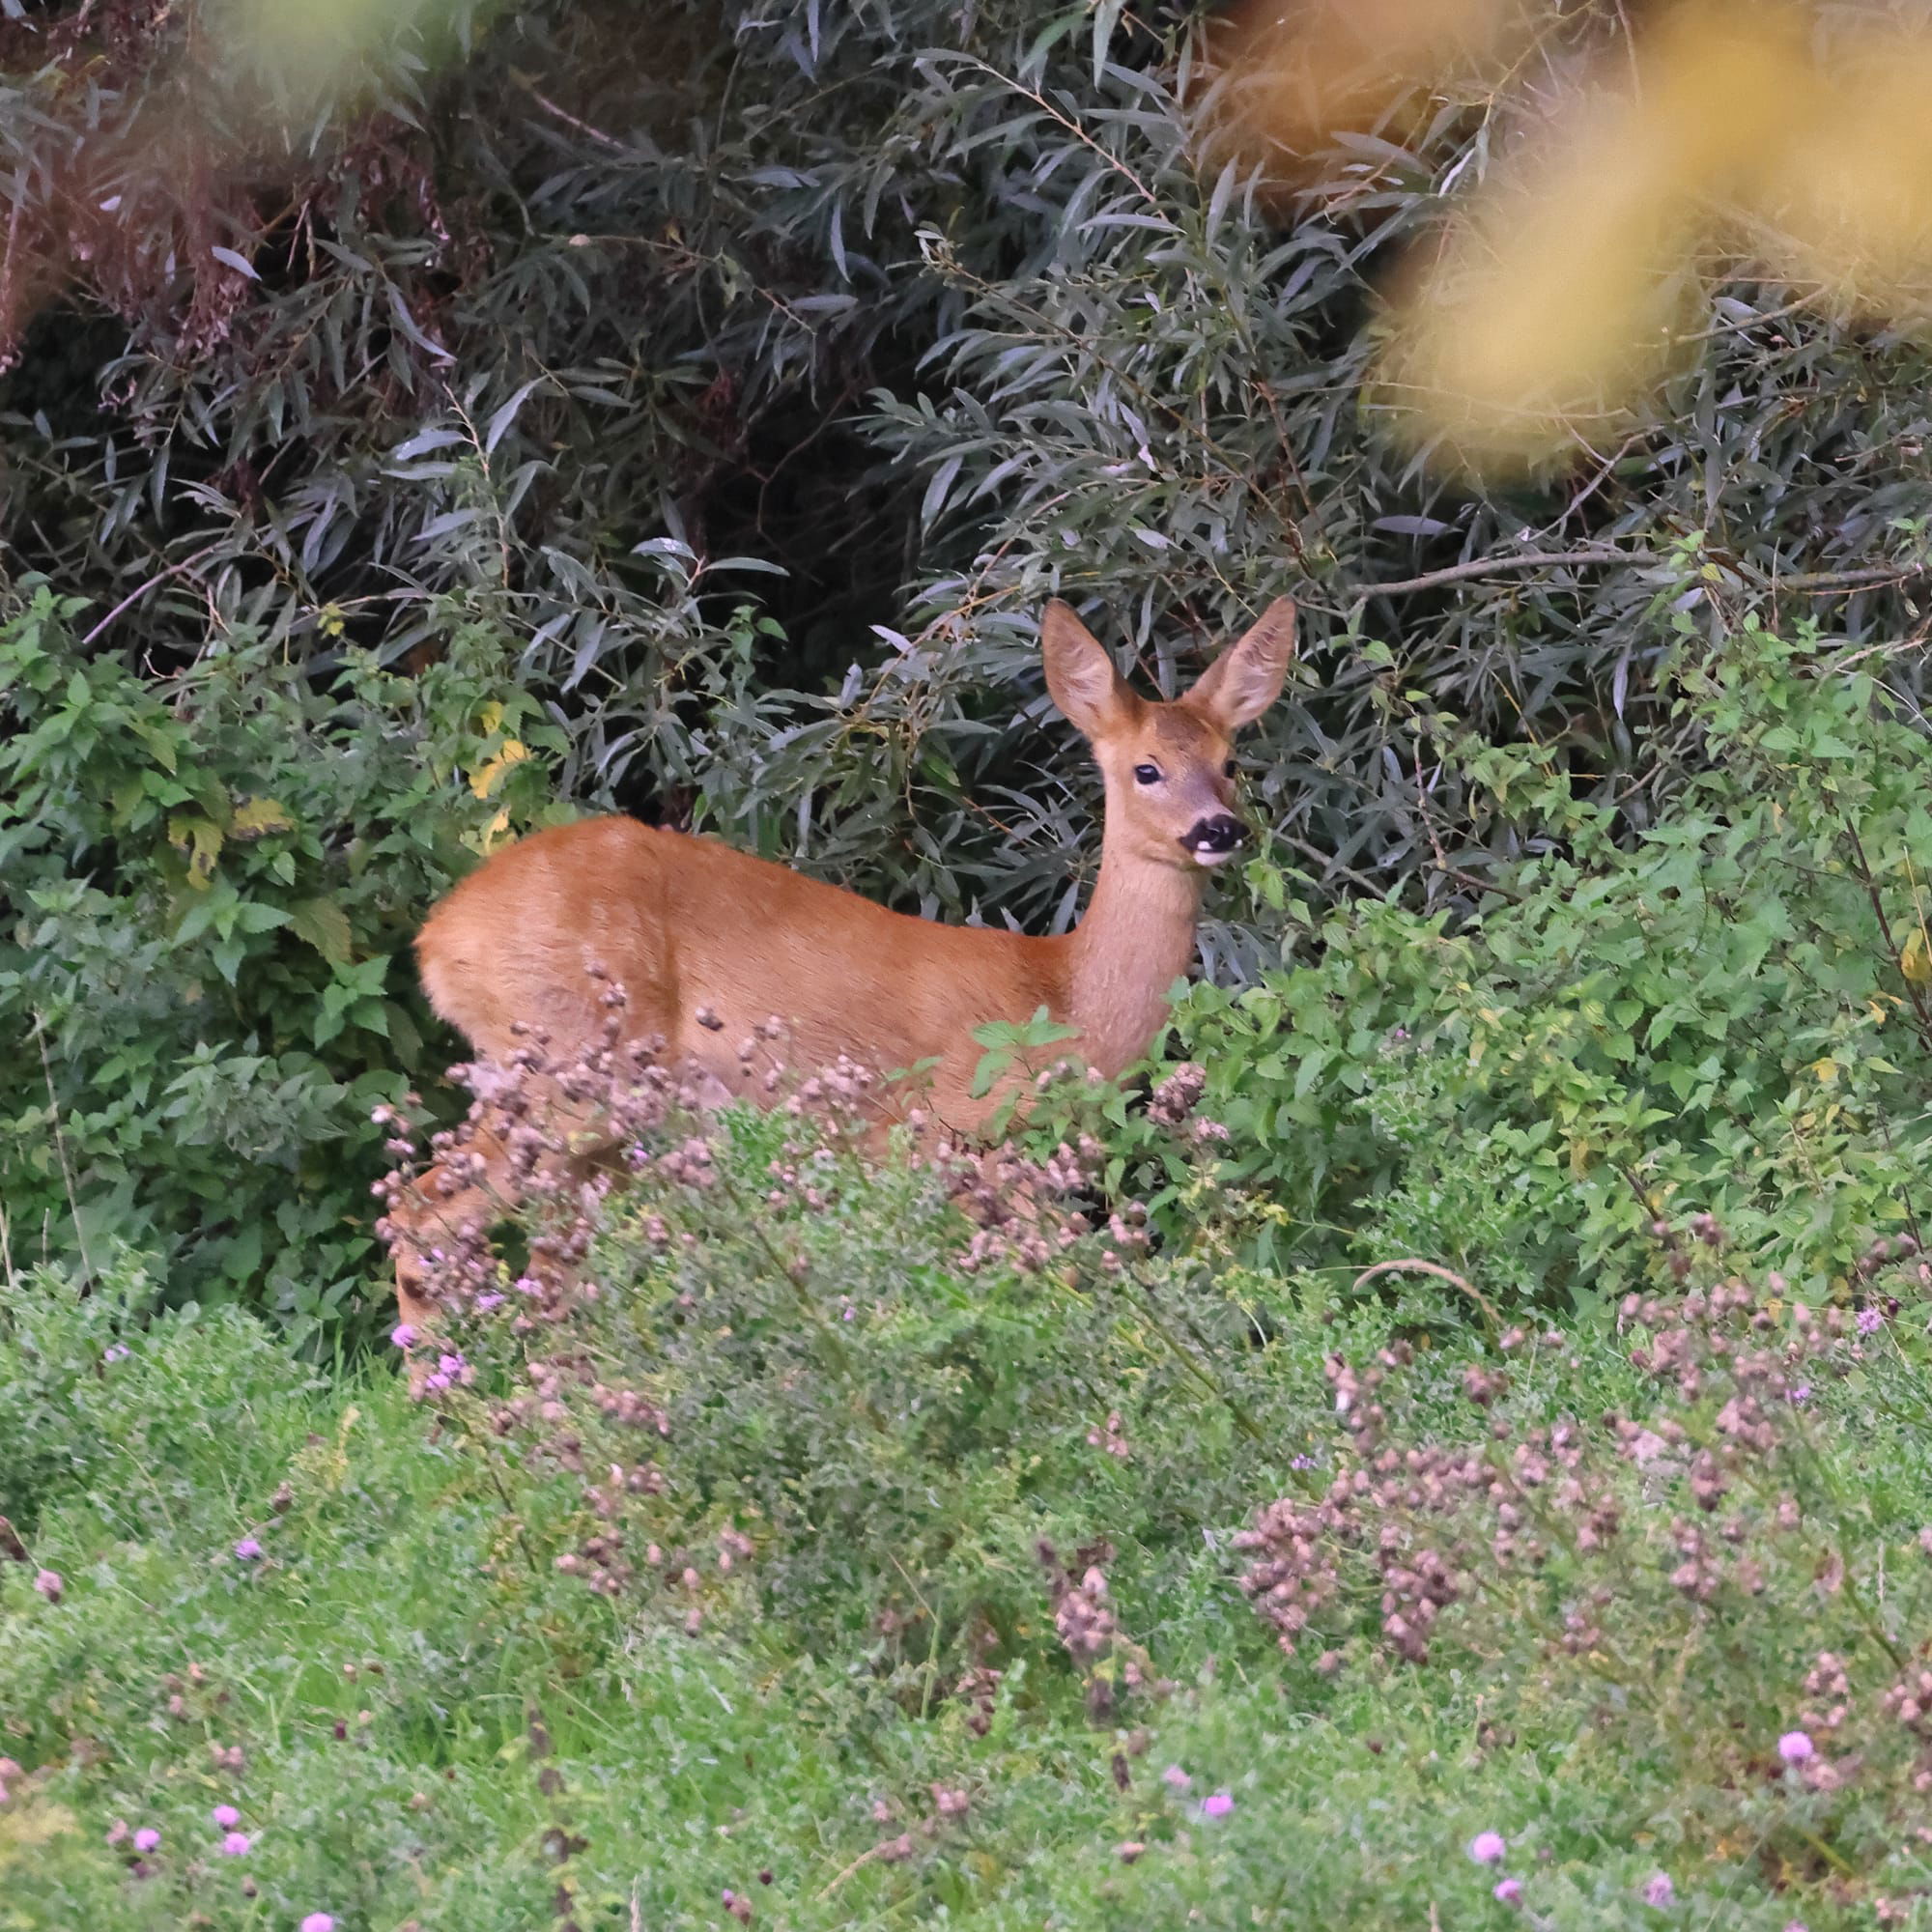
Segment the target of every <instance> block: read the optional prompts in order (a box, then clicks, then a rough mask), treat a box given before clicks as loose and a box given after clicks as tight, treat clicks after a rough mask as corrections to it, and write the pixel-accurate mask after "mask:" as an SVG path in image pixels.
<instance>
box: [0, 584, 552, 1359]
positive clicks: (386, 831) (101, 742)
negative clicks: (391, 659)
mask: <svg viewBox="0 0 1932 1932" xmlns="http://www.w3.org/2000/svg"><path fill="white" fill-rule="evenodd" d="M77 615H78V613H77V611H76V610H75V608H74V607H73V605H72V603H71V600H70V601H63V600H60V599H57V598H56V597H55V596H54V594H53V592H52V591H51V590H50V589H49V588H48V587H47V586H46V585H44V584H41V585H38V586H30V589H29V601H28V603H27V605H26V607H25V608H24V610H23V611H22V612H21V614H20V615H19V616H18V617H17V618H15V619H14V621H13V622H12V623H10V624H8V625H6V626H5V627H4V629H0V718H4V719H6V721H7V723H8V725H10V727H11V729H10V732H9V735H8V736H6V737H5V738H4V739H0V1037H5V1038H6V1039H7V1040H8V1041H9V1043H10V1045H9V1051H8V1052H7V1053H6V1054H5V1056H4V1057H0V1213H3V1214H4V1216H5V1220H6V1223H7V1225H8V1227H9V1229H10V1231H11V1237H12V1241H13V1245H14V1254H15V1257H16V1259H18V1260H21V1261H24V1260H26V1259H27V1258H29V1257H31V1256H33V1255H36V1254H38V1253H41V1252H43V1249H44V1250H45V1251H46V1252H50V1253H53V1254H61V1255H68V1254H73V1255H78V1256H80V1257H83V1258H85V1257H90V1256H93V1257H99V1256H104V1255H105V1254H106V1253H107V1252H109V1251H110V1250H111V1248H112V1246H113V1244H114V1243H115V1242H116V1241H128V1242H132V1243H134V1244H135V1245H136V1246H138V1247H141V1248H143V1249H145V1250H146V1251H148V1252H150V1253H152V1254H154V1255H156V1256H158V1257H162V1258H164V1260H165V1263H166V1266H167V1277H168V1282H169V1288H170V1292H171V1293H175V1294H177V1295H183V1296H186V1295H193V1296H196V1297H198V1298H201V1299H203V1300H219V1299H222V1298H226V1297H230V1296H235V1295H241V1296H244V1297H246V1298H248V1299H250V1300H255V1301H258V1302H261V1303H264V1304H266V1305H267V1306H269V1307H270V1308H273V1309H274V1310H275V1311H276V1312H277V1313H279V1314H280V1315H281V1316H283V1317H284V1318H285V1319H286V1320H288V1321H291V1322H292V1323H293V1324H294V1327H295V1329H296V1332H297V1333H298V1335H299V1334H301V1333H305V1332H307V1331H309V1330H310V1329H312V1328H313V1327H314V1325H315V1324H316V1323H318V1322H322V1321H329V1322H332V1321H335V1320H337V1319H338V1318H339V1317H340V1316H341V1315H342V1314H343V1313H344V1312H346V1311H347V1310H348V1309H350V1308H352V1307H353V1306H354V1305H355V1298H356V1292H357V1291H358V1289H359V1288H360V1287H361V1285H362V1284H363V1283H364V1281H365V1280H366V1277H367V1275H368V1271H369V1268H370V1265H371V1262H372V1259H373V1253H372V1251H373V1240H372V1236H370V1233H369V1228H368V1223H369V1219H370V1208H369V1201H368V1187H369V1183H370V1182H371V1180H372V1179H374V1178H375V1175H376V1174H377V1172H378V1171H379V1168H378V1165H377V1161H376V1144H377V1140H378V1138H379V1137H378V1136H376V1135H375V1134H374V1132H373V1130H372V1129H371V1127H370V1125H369V1120H368V1112H369V1108H370V1105H371V1104H372V1103H373V1102H374V1101H375V1100H376V1099H377V1098H379V1097H382V1096H385V1095H394V1094H397V1093H399V1092H400V1091H401V1089H402V1088H403V1087H404V1086H406V1085H407V1084H408V1081H409V1079H410V1077H411V1076H412V1074H414V1073H415V1072H417V1071H418V1070H419V1069H422V1068H424V1067H425V1066H426V1065H435V1064H439V1063H440V1055H436V1056H426V1055H425V1049H424V1043H423V1037H422V1035H421V1033H420V1031H419V1027H418V1020H419V1017H420V1015H421V1005H420V1001H419V999H418V998H417V996H416V993H415V988H414V973H413V968H412V963H411V962H410V960H409V958H408V955H407V950H406V949H407V944H408V940H409V936H410V934H411V932H412V929H413V927H414V924H415V923H416V921H417V918H418V916H419V912H420V909H421V907H422V906H423V905H424V904H425V903H426V902H427V900H428V899H429V898H430V897H432V896H433V895H435V893H436V892H437V891H439V890H440V888H441V887H442V886H444V885H446V884H447V883H448V881H449V880H450V878H451V877H452V876H453V875H455V874H456V873H457V872H459V871H460V870H462V869H463V868H464V867H466V866H467V865H468V864H469V863H471V862H472V861H473V858H474V853H475V850H476V849H477V848H479V847H480V846H482V845H483V844H484V843H486V842H487V841H488V840H489V839H490V838H493V837H497V836H501V835H502V834H503V833H505V832H508V831H510V830H512V829H521V828H523V827H526V826H528V825H529V824H530V823H531V822H532V820H533V818H534V817H535V815H536V814H537V813H538V812H539V811H540V810H542V808H543V806H544V804H545V801H546V797H547V777H546V774H547V771H548V767H549V763H550V759H549V758H548V757H547V756H546V755H545V753H554V748H555V746H556V742H557V740H556V734H555V732H554V729H553V728H552V727H550V726H549V725H547V724H546V723H545V722H544V720H543V719H542V717H541V715H540V714H539V713H538V712H537V710H536V707H535V706H534V704H533V703H532V702H531V701H530V700H529V699H527V698H524V697H521V696H518V695H517V694H516V692H515V689H514V687H513V686H511V685H509V684H508V683H507V682H506V681H505V679H504V677H503V675H502V669H503V663H504V656H505V652H504V646H503V644H502V642H501V641H500V639H497V638H496V637H495V636H494V634H492V633H491V632H489V631H488V630H487V629H485V628H484V627H482V626H481V625H478V624H475V623H473V622H470V621H468V620H466V619H464V618H463V617H462V615H461V613H460V612H457V611H451V612H450V613H449V616H448V621H447V626H446V633H445V635H446V640H447V650H446V654H445V655H444V656H443V657H442V658H441V659H440V661H439V662H437V663H436V664H434V665H432V666H430V667H429V668H427V669H426V670H425V671H424V672H423V674H422V676H421V677H420V678H408V677H402V676H397V675H393V674H391V673H388V672H384V671H382V670H380V669H378V668H376V666H375V665H374V664H373V663H371V662H369V661H368V660H367V659H366V658H361V657H355V658H352V659H350V660H349V661H348V662H347V663H346V664H345V667H344V670H343V674H342V677H341V678H340V680H339V681H338V683H337V685H336V686H335V688H334V689H332V690H325V689H322V688H319V687H318V686H317V685H316V684H315V683H313V682H312V681H311V680H310V679H309V678H308V677H306V676H305V675H304V674H303V672H302V670H301V669H300V668H299V667H298V666H295V665H292V664H291V663H290V662H289V661H288V659H287V657H286V655H285V654H284V653H283V652H282V651H281V650H280V649H279V648H277V647H276V646H274V645H271V644H269V643H267V642H265V641H263V640H262V639H259V638H257V637H254V636H252V635H250V634H248V633H247V632H236V633H230V634H229V635H228V636H227V637H226V638H225V639H223V641H222V642H221V643H220V644H218V645H213V646H211V647H210V648H209V649H208V650H207V651H205V652H204V653H203V654H202V655H201V656H200V657H199V658H197V659H196V661H195V662H194V663H193V664H192V665H190V666H188V667H186V668H184V669H182V670H181V671H179V672H178V673H176V674H175V675H173V676H171V677H169V678H167V679H152V678H144V677H141V676H139V675H137V674H136V673H135V672H134V671H133V670H131V669H130V668H128V666H127V664H126V663H124V662H123V660H122V659H121V658H120V656H118V655H115V654H109V655H101V654H99V653H98V652H94V651H91V650H89V649H88V648H87V647H86V646H85V645H84V644H83V643H81V642H77V641H76V639H74V637H73V635H72V630H71V624H72V622H73V620H74V619H75V618H76V617H77Z"/></svg>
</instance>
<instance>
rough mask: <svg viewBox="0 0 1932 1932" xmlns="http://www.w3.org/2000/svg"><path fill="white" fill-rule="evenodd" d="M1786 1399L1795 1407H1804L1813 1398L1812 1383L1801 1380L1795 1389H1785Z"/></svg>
mask: <svg viewBox="0 0 1932 1932" xmlns="http://www.w3.org/2000/svg"><path fill="white" fill-rule="evenodd" d="M1784 1399H1785V1401H1786V1402H1788V1403H1790V1404H1792V1405H1793V1406H1794V1407H1798V1408H1803V1407H1804V1405H1805V1404H1806V1403H1807V1402H1809V1401H1810V1400H1811V1384H1810V1383H1809V1382H1800V1383H1799V1384H1798V1386H1797V1387H1796V1388H1795V1389H1787V1390H1786V1391H1785V1393H1784Z"/></svg>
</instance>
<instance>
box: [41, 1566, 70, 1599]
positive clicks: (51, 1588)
mask: <svg viewBox="0 0 1932 1932" xmlns="http://www.w3.org/2000/svg"><path fill="white" fill-rule="evenodd" d="M34 1588H35V1589H37V1590H38V1591H39V1592H40V1593H41V1595H42V1596H43V1597H44V1598H45V1599H46V1600H47V1602H48V1603H50V1604H57V1603H59V1602H60V1600H61V1592H62V1591H63V1590H64V1589H66V1588H67V1585H66V1584H65V1583H63V1582H62V1581H61V1574H60V1572H59V1571H58V1570H43V1571H42V1572H41V1574H40V1575H39V1576H38V1577H35V1578H34Z"/></svg>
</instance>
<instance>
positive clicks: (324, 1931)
mask: <svg viewBox="0 0 1932 1932" xmlns="http://www.w3.org/2000/svg"><path fill="white" fill-rule="evenodd" d="M301 1932H335V1920H334V1919H332V1918H330V1917H329V1916H328V1914H327V1913H326V1912H311V1913H310V1914H309V1916H308V1917H307V1918H304V1919H303V1920H302V1922H301Z"/></svg>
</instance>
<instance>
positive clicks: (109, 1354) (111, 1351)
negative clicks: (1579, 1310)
mask: <svg viewBox="0 0 1932 1932" xmlns="http://www.w3.org/2000/svg"><path fill="white" fill-rule="evenodd" d="M1859 1319H1860V1320H1861V1321H1862V1320H1863V1319H1864V1318H1863V1317H1862V1316H1861V1317H1860V1318H1859ZM100 1359H101V1360H102V1361H104V1362H125V1361H126V1360H127V1359H128V1345H127V1343H125V1342H116V1343H114V1344H112V1346H111V1347H109V1348H108V1349H107V1350H105V1351H104V1352H103V1353H102V1355H101V1358H100Z"/></svg>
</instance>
